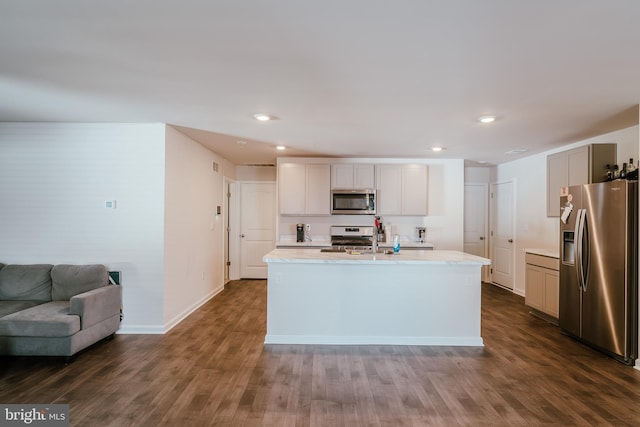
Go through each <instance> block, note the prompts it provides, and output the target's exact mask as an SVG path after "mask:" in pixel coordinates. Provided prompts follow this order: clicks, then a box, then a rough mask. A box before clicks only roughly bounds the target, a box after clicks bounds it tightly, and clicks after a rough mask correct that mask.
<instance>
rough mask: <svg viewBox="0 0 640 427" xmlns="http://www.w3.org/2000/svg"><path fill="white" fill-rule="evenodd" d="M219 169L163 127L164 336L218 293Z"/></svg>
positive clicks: (201, 150) (207, 154) (211, 156)
mask: <svg viewBox="0 0 640 427" xmlns="http://www.w3.org/2000/svg"><path fill="white" fill-rule="evenodd" d="M213 162H216V163H217V164H218V171H217V172H216V171H214V170H213V168H212V164H213ZM225 164H226V160H225V159H223V158H222V157H220V156H218V155H216V154H215V153H213V152H212V151H210V150H208V149H207V148H205V147H204V146H202V145H200V144H198V143H197V142H195V141H193V140H192V139H190V138H188V137H187V136H185V135H183V134H182V133H180V132H178V131H177V130H175V129H174V128H172V127H170V126H167V128H166V169H165V209H164V211H165V225H164V233H165V234H164V236H165V239H164V251H165V252H164V253H165V263H164V277H165V286H164V295H165V299H164V329H165V330H168V329H170V328H171V327H173V326H174V325H176V324H177V323H178V322H180V321H181V320H182V319H184V318H185V317H186V316H188V315H189V314H190V313H191V312H193V311H194V310H195V309H197V308H198V307H199V306H200V305H202V304H203V303H204V302H206V301H207V300H209V299H210V298H212V297H213V296H214V295H216V294H217V293H218V292H220V291H222V290H223V288H224V265H223V264H224V252H223V250H224V240H223V239H224V234H223V233H224V224H223V215H217V214H216V208H217V206H220V207H221V208H222V207H223V206H224V203H223V202H224V200H223V187H224V184H223V176H224V172H223V171H224V169H225ZM226 168H227V169H228V167H226Z"/></svg>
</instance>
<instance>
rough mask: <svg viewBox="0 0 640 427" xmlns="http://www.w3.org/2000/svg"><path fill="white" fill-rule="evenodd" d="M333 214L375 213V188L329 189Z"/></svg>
mask: <svg viewBox="0 0 640 427" xmlns="http://www.w3.org/2000/svg"><path fill="white" fill-rule="evenodd" d="M331 213H332V214H333V215H375V214H376V190H368V189H367V190H331Z"/></svg>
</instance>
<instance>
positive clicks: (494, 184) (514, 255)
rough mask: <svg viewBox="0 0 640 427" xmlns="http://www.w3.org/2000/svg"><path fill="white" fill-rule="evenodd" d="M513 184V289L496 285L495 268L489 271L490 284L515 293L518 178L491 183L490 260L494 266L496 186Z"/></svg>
mask: <svg viewBox="0 0 640 427" xmlns="http://www.w3.org/2000/svg"><path fill="white" fill-rule="evenodd" d="M508 183H511V213H512V215H511V235H512V236H513V237H512V238H513V243H514V245H513V246H512V249H511V274H512V276H513V277H512V281H513V282H512V284H513V289H509V288H507V287H504V286H502V285H500V284H499V283H495V282H494V281H493V266H491V268H490V269H489V277H488V280H489V281H490V283H492V284H494V285H496V286H500V287H501V288H504V289H507V290H509V291H511V292H514V290H515V289H516V286H515V280H516V246H517V242H518V240H517V236H516V178H511V179H506V180H503V181H496V182H493V183H491V186H490V188H489V195H490V205H491V207H490V209H489V210H490V219H489V230H490V231H489V258H490V259H491V263H492V264H493V262H494V260H493V247H494V236H493V230H495V228H496V223H497V219H496V214H497V207H496V198H495V197H494V193H495V191H494V189H495V186H497V185H500V184H508Z"/></svg>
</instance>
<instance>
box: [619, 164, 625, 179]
mask: <svg viewBox="0 0 640 427" xmlns="http://www.w3.org/2000/svg"><path fill="white" fill-rule="evenodd" d="M620 179H627V164H626V163H623V164H622V169H620Z"/></svg>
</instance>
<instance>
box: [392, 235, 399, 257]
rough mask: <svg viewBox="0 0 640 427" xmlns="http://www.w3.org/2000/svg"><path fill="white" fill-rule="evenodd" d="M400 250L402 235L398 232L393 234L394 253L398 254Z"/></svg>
mask: <svg viewBox="0 0 640 427" xmlns="http://www.w3.org/2000/svg"><path fill="white" fill-rule="evenodd" d="M398 252H400V236H398V235H397V234H396V235H394V236H393V253H394V254H397V253H398Z"/></svg>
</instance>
